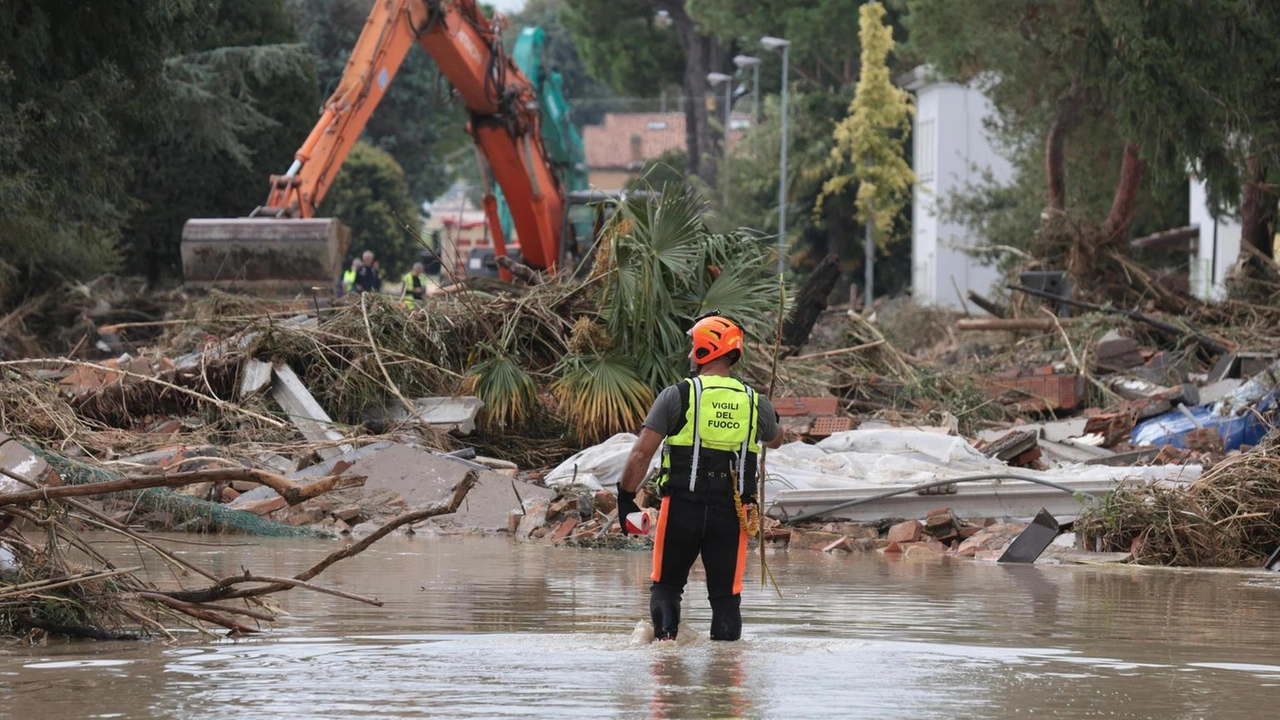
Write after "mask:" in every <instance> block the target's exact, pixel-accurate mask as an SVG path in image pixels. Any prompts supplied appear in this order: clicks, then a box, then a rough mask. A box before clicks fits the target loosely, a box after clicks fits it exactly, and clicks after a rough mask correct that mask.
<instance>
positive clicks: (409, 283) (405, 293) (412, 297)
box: [400, 262, 427, 310]
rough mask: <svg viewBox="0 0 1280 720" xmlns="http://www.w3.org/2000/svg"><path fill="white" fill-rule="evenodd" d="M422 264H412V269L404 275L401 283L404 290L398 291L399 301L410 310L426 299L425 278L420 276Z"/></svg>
mask: <svg viewBox="0 0 1280 720" xmlns="http://www.w3.org/2000/svg"><path fill="white" fill-rule="evenodd" d="M422 270H423V268H422V263H420V262H416V263H414V264H413V269H412V270H410V271H409V272H407V273H405V274H404V277H403V278H401V282H403V283H404V289H402V290H401V291H400V301H401V302H403V303H404V306H405V307H407V308H409V309H410V310H412V309H413V308H415V307H417V305H418V303H420V302H422V301H423V299H425V298H426V297H427V278H426V276H425V275H423V274H422Z"/></svg>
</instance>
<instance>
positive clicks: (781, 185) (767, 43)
mask: <svg viewBox="0 0 1280 720" xmlns="http://www.w3.org/2000/svg"><path fill="white" fill-rule="evenodd" d="M760 45H761V47H763V48H764V49H765V50H781V51H782V159H781V161H780V166H781V175H779V176H778V275H782V273H783V272H784V271H785V270H786V262H787V259H786V254H787V60H788V58H787V49H788V48H789V47H791V41H790V40H783V39H782V38H778V37H770V36H767V35H766V36H765V37H762V38H760Z"/></svg>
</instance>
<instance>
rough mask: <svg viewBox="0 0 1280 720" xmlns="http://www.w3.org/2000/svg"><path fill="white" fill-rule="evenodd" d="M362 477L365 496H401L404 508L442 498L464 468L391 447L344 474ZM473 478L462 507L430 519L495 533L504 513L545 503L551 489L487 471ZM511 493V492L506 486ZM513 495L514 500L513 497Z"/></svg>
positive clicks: (427, 453)
mask: <svg viewBox="0 0 1280 720" xmlns="http://www.w3.org/2000/svg"><path fill="white" fill-rule="evenodd" d="M348 472H350V473H352V474H355V475H363V476H365V477H367V478H368V480H367V481H366V482H365V485H364V494H365V495H366V496H369V495H373V494H376V493H379V492H385V491H391V492H396V493H400V494H401V495H403V496H404V499H405V502H406V503H407V504H408V505H409V507H418V506H421V505H429V504H431V503H433V502H436V501H438V500H441V499H444V498H447V497H448V496H449V493H450V492H451V490H452V488H453V487H454V486H455V485H457V484H458V482H459V481H461V480H462V478H463V476H464V475H466V473H467V472H468V469H467V468H465V467H463V466H461V465H459V464H457V463H455V462H453V461H452V460H449V459H446V458H440V457H436V456H435V455H433V454H431V452H430V451H428V450H423V449H421V448H416V447H411V446H409V445H399V444H396V445H391V446H390V447H387V448H385V449H382V450H379V451H377V452H375V453H371V454H370V455H368V456H367V457H365V458H362V459H360V460H358V461H357V462H356V463H355V464H354V465H352V466H351V469H350V470H349V471H348ZM477 472H478V474H479V476H480V477H479V480H478V482H477V483H476V485H475V487H473V488H472V489H471V492H470V493H468V494H467V499H466V501H465V502H464V503H463V505H462V507H461V508H459V509H458V511H457V512H456V513H454V514H452V515H445V516H441V517H440V518H433V521H438V522H439V524H441V525H453V526H461V527H470V528H477V529H483V530H493V531H501V530H505V529H506V528H507V517H508V515H509V514H510V511H511V510H513V509H517V508H519V507H520V504H521V501H523V502H524V504H525V505H529V504H531V503H544V504H545V503H547V502H549V501H550V499H551V496H552V491H551V490H548V489H547V488H543V487H538V486H537V485H532V484H530V483H525V482H521V481H519V480H513V479H511V478H508V477H505V476H503V475H499V474H498V473H495V472H492V471H488V470H486V471H477ZM513 483H514V486H515V489H514V490H513V489H512V486H513ZM517 492H518V493H519V496H520V500H517V499H516V493H517Z"/></svg>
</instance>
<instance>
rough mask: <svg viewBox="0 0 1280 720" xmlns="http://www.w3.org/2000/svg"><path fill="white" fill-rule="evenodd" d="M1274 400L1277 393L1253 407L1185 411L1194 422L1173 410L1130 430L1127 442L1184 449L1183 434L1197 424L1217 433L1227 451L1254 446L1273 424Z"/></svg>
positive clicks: (1223, 406)
mask: <svg viewBox="0 0 1280 720" xmlns="http://www.w3.org/2000/svg"><path fill="white" fill-rule="evenodd" d="M1278 401H1280V390H1276V391H1273V392H1271V393H1270V394H1269V395H1267V396H1266V397H1264V398H1262V400H1261V401H1259V402H1258V404H1257V405H1256V406H1254V407H1247V406H1246V407H1233V406H1231V405H1230V404H1224V403H1215V404H1213V405H1197V406H1196V407H1193V408H1188V409H1187V412H1188V413H1189V414H1190V415H1191V418H1195V420H1194V421H1192V419H1191V418H1189V417H1187V416H1186V415H1184V414H1183V413H1182V411H1180V410H1175V411H1173V412H1170V413H1166V414H1164V415H1158V416H1156V417H1153V418H1151V419H1149V420H1146V421H1143V422H1141V423H1139V424H1138V426H1137V427H1135V428H1134V429H1133V433H1132V436H1131V438H1130V440H1129V442H1130V444H1132V445H1172V446H1173V447H1176V448H1182V447H1186V445H1185V444H1184V442H1183V441H1184V440H1185V439H1186V436H1187V433H1189V432H1191V431H1192V430H1195V429H1196V427H1197V425H1196V423H1197V422H1198V423H1200V427H1206V428H1213V429H1214V430H1217V431H1218V434H1219V435H1221V436H1222V444H1223V447H1225V448H1226V449H1227V450H1235V449H1237V448H1239V447H1240V446H1241V445H1257V444H1258V441H1260V440H1262V437H1263V436H1264V435H1266V434H1267V432H1268V431H1270V430H1271V428H1273V427H1275V425H1276V421H1277V417H1275V415H1276V410H1277V402H1278ZM1215 411H1216V412H1215Z"/></svg>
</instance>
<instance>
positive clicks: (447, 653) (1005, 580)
mask: <svg viewBox="0 0 1280 720" xmlns="http://www.w3.org/2000/svg"><path fill="white" fill-rule="evenodd" d="M241 542H244V541H241ZM253 542H254V546H252V547H243V546H242V547H223V548H213V547H197V546H180V545H175V546H173V547H175V548H176V549H177V550H178V551H179V552H181V553H183V554H185V555H186V556H187V557H189V558H192V559H194V560H197V561H199V562H200V563H201V564H202V565H205V566H206V567H216V568H218V569H219V570H220V572H224V573H234V572H237V571H239V569H240V568H241V567H242V566H244V567H249V568H250V569H252V570H253V571H255V572H257V573H261V574H270V575H285V574H292V573H295V572H298V571H299V570H301V569H303V568H305V567H306V566H307V565H309V564H310V563H311V562H314V561H315V560H316V559H318V558H319V557H321V556H323V555H324V554H325V553H326V552H328V551H329V550H331V549H332V548H333V545H332V544H330V543H325V542H317V541H298V540H263V541H257V540H255V541H253ZM116 552H118V554H119V556H120V558H121V559H126V558H129V557H130V554H129V551H128V550H127V549H126V548H125V547H124V546H117V550H116ZM134 559H136V557H135V558H134ZM648 562H649V555H648V553H638V552H617V551H593V550H572V549H563V548H553V547H547V546H543V545H516V544H512V543H510V542H509V541H507V540H505V539H497V538H465V539H447V538H446V539H429V538H422V537H417V538H405V537H395V538H388V539H386V540H383V541H382V542H380V543H378V544H377V545H375V546H374V547H373V548H371V549H370V550H369V551H367V552H365V553H364V554H363V555H360V556H358V557H357V558H355V559H353V560H349V561H345V562H343V563H339V564H338V565H336V566H334V567H332V568H330V569H329V570H328V571H326V572H325V573H324V574H323V575H321V576H320V578H319V580H318V582H321V583H323V584H326V585H329V586H333V587H338V588H342V589H345V590H349V591H352V592H357V593H363V594H369V595H374V596H376V597H378V598H379V599H381V600H383V601H385V603H386V605H385V606H384V607H382V608H375V607H370V606H366V605H362V604H358V603H355V602H352V601H349V600H343V599H340V598H336V597H331V596H326V595H318V594H314V593H306V592H299V591H293V592H290V593H286V594H284V595H281V596H277V597H279V598H281V603H282V606H283V607H284V609H286V610H287V611H288V612H289V613H291V616H290V617H288V618H286V619H284V620H283V621H282V622H280V623H279V624H277V625H276V627H275V629H274V630H273V631H272V632H271V633H269V634H268V635H266V636H264V637H262V638H259V639H253V640H241V641H227V640H224V641H212V642H211V641H206V640H201V639H200V638H198V637H195V636H193V635H191V634H187V635H184V636H183V637H182V640H181V641H180V642H179V643H176V644H175V643H166V642H162V641H147V642H137V643H124V642H113V643H97V644H89V643H60V644H55V645H51V646H47V647H39V648H22V647H18V646H14V645H6V646H0V689H2V690H3V695H0V697H3V702H2V703H0V717H3V718H187V719H189V718H238V719H249V718H290V719H291V720H301V719H303V718H421V717H485V718H488V717H514V716H528V717H553V718H567V717H635V718H683V717H769V718H798V717H814V718H817V717H867V718H934V717H937V718H943V717H945V718H1015V717H1045V716H1055V717H1072V718H1079V717H1108V718H1230V717H1241V718H1266V717H1277V715H1278V714H1280V622H1277V620H1276V617H1277V609H1278V608H1280V576H1273V575H1270V574H1266V573H1262V572H1259V573H1239V572H1204V571H1201V572H1190V571H1167V570H1137V569H1131V568H1124V567H1078V566H1077V567H1067V566H1063V567H1040V566H1034V567H1005V566H996V565H985V564H976V563H972V562H968V561H957V562H951V561H947V560H919V559H916V558H912V559H909V560H893V559H886V558H884V557H882V556H879V555H877V554H874V553H872V554H866V555H852V556H850V555H837V556H834V557H833V556H828V555H824V554H822V553H815V552H808V551H804V552H800V551H797V552H791V553H788V552H786V551H782V552H778V553H777V554H774V555H772V568H773V571H774V574H775V576H776V578H777V580H778V583H779V585H780V586H781V589H782V595H783V596H782V598H781V599H779V598H778V596H777V595H776V594H774V591H773V590H772V589H768V590H764V591H762V590H761V589H760V588H759V584H758V574H757V575H756V576H755V580H754V581H753V582H749V583H748V587H747V590H746V591H745V593H744V603H743V604H744V614H745V617H746V630H745V633H744V635H745V637H744V640H743V641H742V642H738V643H728V644H721V643H711V642H710V641H708V640H706V639H705V634H706V629H707V623H708V616H709V613H708V611H707V609H706V601H705V594H704V587H703V586H702V584H701V582H702V579H701V575H699V574H695V578H694V581H693V584H692V585H691V586H690V590H689V592H688V593H686V616H687V619H688V620H689V622H690V623H691V624H692V625H693V626H694V627H695V628H697V629H698V630H699V631H700V632H701V635H702V638H701V639H699V640H697V641H695V642H693V643H690V644H685V645H681V646H675V645H672V644H669V643H664V644H660V645H647V646H633V645H630V644H629V638H630V635H631V632H632V630H633V629H634V626H635V623H636V620H637V619H639V618H641V617H644V616H645V615H646V614H647V607H648V604H647V579H646V578H647V575H648V570H649V568H648ZM748 568H749V569H748V572H749V573H750V572H752V571H755V572H756V573H758V567H757V566H756V565H755V563H754V559H753V562H752V563H751V564H750V565H749V566H748ZM154 572H155V573H156V577H157V578H158V579H160V578H163V577H165V576H166V575H167V573H166V572H165V571H164V570H163V569H162V568H159V567H156V568H154Z"/></svg>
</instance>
